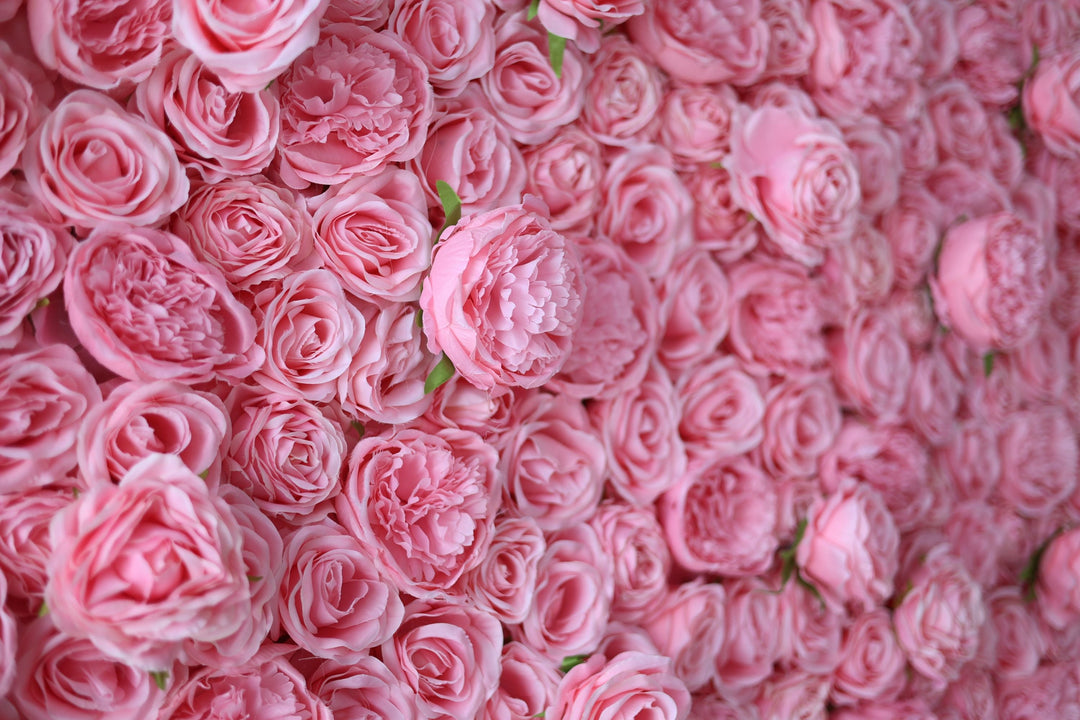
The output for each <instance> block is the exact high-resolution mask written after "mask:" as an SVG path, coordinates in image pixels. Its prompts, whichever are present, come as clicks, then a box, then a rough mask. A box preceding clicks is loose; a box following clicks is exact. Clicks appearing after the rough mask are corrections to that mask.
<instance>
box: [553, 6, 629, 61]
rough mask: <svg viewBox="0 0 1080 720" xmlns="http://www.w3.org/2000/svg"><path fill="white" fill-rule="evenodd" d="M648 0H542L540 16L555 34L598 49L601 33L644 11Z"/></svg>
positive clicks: (589, 48) (587, 48) (589, 49)
mask: <svg viewBox="0 0 1080 720" xmlns="http://www.w3.org/2000/svg"><path fill="white" fill-rule="evenodd" d="M647 5H648V2H646V0H541V2H540V4H539V7H538V8H537V16H538V17H539V18H540V22H541V23H543V24H544V27H545V28H546V29H547V30H548V31H549V32H551V33H552V34H554V35H557V36H559V37H564V38H568V39H570V40H572V41H573V42H574V44H575V45H577V47H579V48H581V50H582V51H583V52H588V53H591V52H596V50H597V48H599V47H600V43H601V34H602V33H606V32H607V30H608V29H609V28H612V27H615V26H616V25H621V24H623V23H624V22H626V21H627V20H629V19H630V18H632V17H634V16H635V15H640V14H641V13H643V12H645V7H646V6H647Z"/></svg>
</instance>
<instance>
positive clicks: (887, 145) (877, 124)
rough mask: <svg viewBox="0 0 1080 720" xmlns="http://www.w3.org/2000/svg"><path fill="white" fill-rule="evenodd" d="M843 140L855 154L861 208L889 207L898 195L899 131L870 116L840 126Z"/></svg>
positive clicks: (900, 167) (868, 212)
mask: <svg viewBox="0 0 1080 720" xmlns="http://www.w3.org/2000/svg"><path fill="white" fill-rule="evenodd" d="M843 133H844V142H846V143H847V146H848V147H849V148H851V152H852V153H853V154H854V156H855V165H856V167H857V168H858V170H859V191H860V193H861V195H862V205H861V206H860V209H861V211H862V213H863V214H865V215H871V216H872V215H877V214H878V213H881V212H884V211H885V210H888V209H889V208H890V207H892V206H893V205H894V204H895V203H896V199H897V198H898V197H899V195H900V175H901V173H903V170H904V166H903V163H902V162H901V159H900V158H901V150H900V134H899V133H897V132H896V131H895V130H893V129H892V128H888V127H885V126H884V125H882V124H881V121H880V120H878V119H877V118H875V117H874V116H872V115H867V116H864V117H862V118H860V119H859V120H857V121H855V122H851V123H845V124H844V126H843Z"/></svg>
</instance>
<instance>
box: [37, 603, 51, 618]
mask: <svg viewBox="0 0 1080 720" xmlns="http://www.w3.org/2000/svg"><path fill="white" fill-rule="evenodd" d="M48 614H49V606H48V605H46V604H45V601H44V600H43V601H42V602H41V607H39V608H38V611H37V616H38V617H45V616H46V615H48Z"/></svg>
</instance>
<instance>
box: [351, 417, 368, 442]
mask: <svg viewBox="0 0 1080 720" xmlns="http://www.w3.org/2000/svg"><path fill="white" fill-rule="evenodd" d="M352 427H353V430H355V431H356V434H357V435H359V436H360V437H361V438H363V437H364V432H365V430H364V426H363V425H361V424H360V423H359V422H357V421H356V420H353V421H352Z"/></svg>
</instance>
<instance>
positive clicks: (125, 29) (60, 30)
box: [26, 0, 172, 90]
mask: <svg viewBox="0 0 1080 720" xmlns="http://www.w3.org/2000/svg"><path fill="white" fill-rule="evenodd" d="M171 5H172V3H170V2H167V1H166V0H134V1H129V2H122V3H105V2H102V3H98V2H78V3H66V2H59V1H58V0H28V2H27V3H26V15H27V20H28V23H29V34H30V40H31V42H32V43H33V45H34V52H35V54H36V55H37V57H38V59H39V60H40V61H41V64H42V65H44V66H45V67H47V68H49V69H51V70H56V71H58V72H59V73H60V74H61V75H63V76H64V77H65V78H67V79H69V80H72V81H74V82H76V83H78V84H80V85H88V86H90V87H93V88H98V89H101V90H110V89H113V88H116V87H121V86H122V87H130V86H131V84H132V83H133V82H141V81H143V80H145V79H146V77H147V75H149V74H150V72H151V71H152V70H153V69H154V66H155V65H157V64H158V62H159V61H160V60H161V51H162V46H163V45H164V43H165V40H166V39H168V37H169V18H170V15H171V14H172V13H171V12H170V11H171V9H172V8H171Z"/></svg>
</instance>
